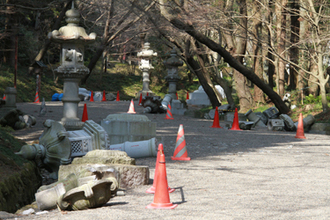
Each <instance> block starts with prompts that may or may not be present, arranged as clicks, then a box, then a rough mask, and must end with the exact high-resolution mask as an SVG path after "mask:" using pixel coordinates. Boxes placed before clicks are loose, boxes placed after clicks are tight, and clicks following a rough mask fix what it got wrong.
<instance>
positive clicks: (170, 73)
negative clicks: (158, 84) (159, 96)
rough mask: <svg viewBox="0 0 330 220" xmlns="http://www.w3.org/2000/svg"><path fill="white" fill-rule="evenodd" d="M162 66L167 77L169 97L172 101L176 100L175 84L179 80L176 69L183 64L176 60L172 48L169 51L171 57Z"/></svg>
mask: <svg viewBox="0 0 330 220" xmlns="http://www.w3.org/2000/svg"><path fill="white" fill-rule="evenodd" d="M163 63H164V65H165V66H166V68H167V76H165V79H166V81H167V82H168V84H169V87H168V94H169V95H171V97H172V99H173V100H175V99H176V84H177V82H178V81H179V80H180V76H179V75H178V72H179V71H178V67H179V66H182V65H183V62H182V61H181V60H179V59H178V56H177V52H176V50H175V49H174V48H173V49H172V50H171V57H170V58H168V59H167V60H165V61H164V62H163Z"/></svg>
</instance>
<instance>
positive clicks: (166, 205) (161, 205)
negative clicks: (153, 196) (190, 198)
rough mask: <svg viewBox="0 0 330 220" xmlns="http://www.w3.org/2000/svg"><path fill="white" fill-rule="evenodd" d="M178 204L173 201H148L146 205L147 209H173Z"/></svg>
mask: <svg viewBox="0 0 330 220" xmlns="http://www.w3.org/2000/svg"><path fill="white" fill-rule="evenodd" d="M177 206H178V204H173V203H150V204H149V205H147V206H146V208H147V209H174V208H176V207H177Z"/></svg>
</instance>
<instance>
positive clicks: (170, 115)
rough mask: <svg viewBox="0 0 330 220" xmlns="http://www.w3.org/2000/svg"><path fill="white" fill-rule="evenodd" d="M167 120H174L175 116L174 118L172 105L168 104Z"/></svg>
mask: <svg viewBox="0 0 330 220" xmlns="http://www.w3.org/2000/svg"><path fill="white" fill-rule="evenodd" d="M165 119H174V118H173V116H172V108H171V104H170V103H168V106H167V112H166V117H165Z"/></svg>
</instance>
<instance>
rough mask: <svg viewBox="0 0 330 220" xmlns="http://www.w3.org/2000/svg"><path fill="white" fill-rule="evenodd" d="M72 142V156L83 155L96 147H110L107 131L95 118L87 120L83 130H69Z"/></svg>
mask: <svg viewBox="0 0 330 220" xmlns="http://www.w3.org/2000/svg"><path fill="white" fill-rule="evenodd" d="M68 134H69V137H68V138H69V140H70V142H71V150H72V151H71V157H77V156H83V155H85V154H86V153H87V152H89V151H92V150H96V149H108V146H109V145H110V143H109V137H108V134H107V132H106V131H105V130H104V129H103V127H101V126H100V125H99V124H97V123H95V122H94V121H93V120H87V121H86V122H85V123H84V126H83V127H82V130H75V131H68Z"/></svg>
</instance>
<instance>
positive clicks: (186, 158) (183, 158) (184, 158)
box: [171, 157, 190, 160]
mask: <svg viewBox="0 0 330 220" xmlns="http://www.w3.org/2000/svg"><path fill="white" fill-rule="evenodd" d="M171 159H172V160H190V157H171Z"/></svg>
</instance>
